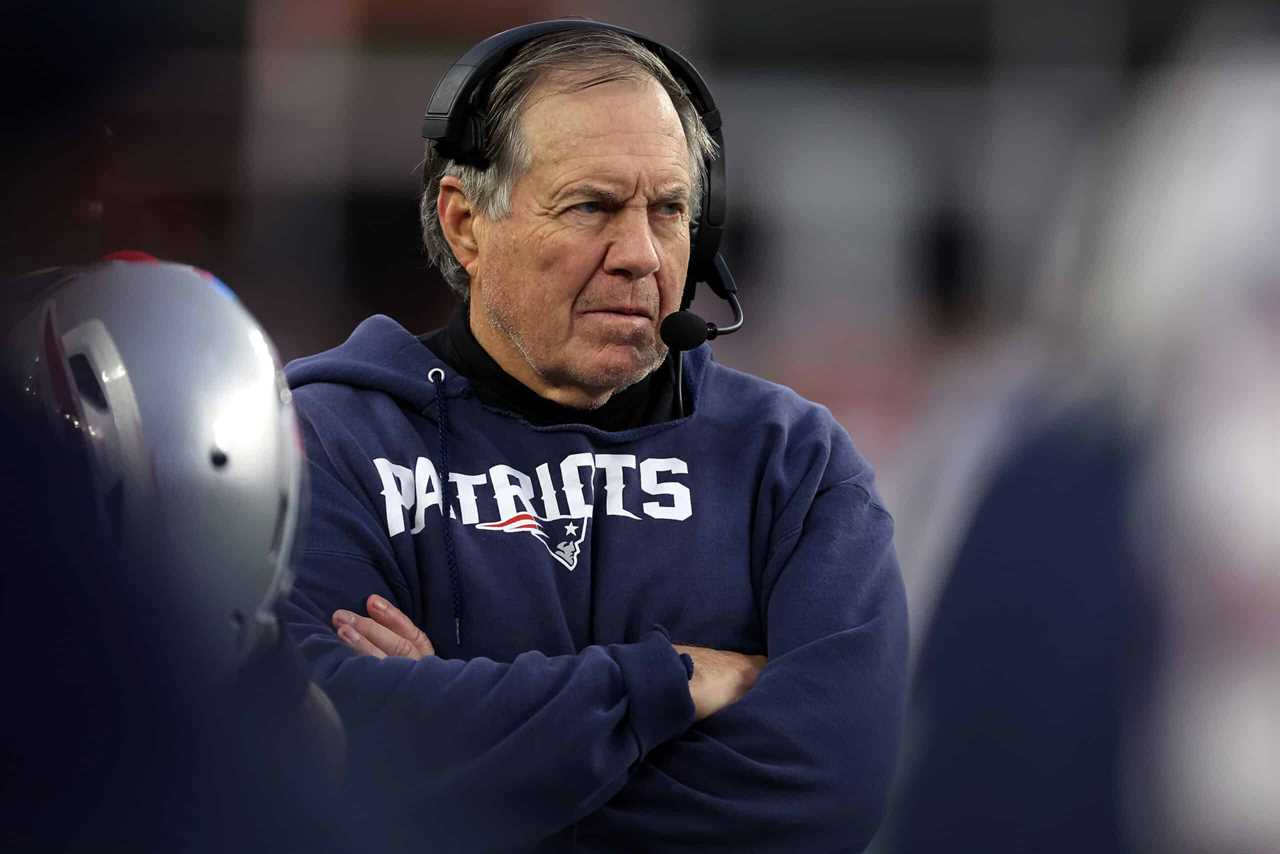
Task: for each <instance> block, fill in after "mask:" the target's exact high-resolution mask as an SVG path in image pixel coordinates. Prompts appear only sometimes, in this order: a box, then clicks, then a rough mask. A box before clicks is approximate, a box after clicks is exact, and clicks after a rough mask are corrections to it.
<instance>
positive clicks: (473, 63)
mask: <svg viewBox="0 0 1280 854" xmlns="http://www.w3.org/2000/svg"><path fill="white" fill-rule="evenodd" d="M571 30H584V31H592V30H595V31H605V32H613V33H618V34H620V35H623V36H627V37H628V38H631V39H634V40H635V41H637V42H639V43H640V44H642V45H644V46H645V47H646V48H648V49H649V50H651V51H653V53H654V54H655V55H656V56H657V57H658V59H660V60H661V61H662V63H663V64H664V65H666V66H667V69H668V70H669V71H670V72H671V74H672V76H673V77H675V78H676V80H678V81H680V83H681V84H683V85H684V87H685V89H686V91H687V92H688V95H689V100H690V102H691V103H692V104H693V107H694V109H695V110H697V111H698V115H699V117H700V118H701V119H702V123H703V125H704V126H705V127H706V129H707V132H708V133H709V134H710V135H711V138H712V139H713V140H715V143H716V147H717V149H718V150H719V152H720V156H719V157H713V158H707V159H706V161H705V168H704V170H703V171H704V173H705V175H706V178H705V180H704V181H703V186H702V204H701V206H700V211H699V214H698V218H697V219H696V220H695V221H694V222H693V223H692V225H691V227H690V251H689V274H688V277H687V279H686V280H685V289H684V298H683V300H682V307H684V308H687V307H688V306H689V304H690V303H692V302H693V295H694V288H695V285H696V283H698V282H706V283H708V284H709V285H710V286H711V289H712V290H713V291H715V292H716V294H717V295H719V296H721V297H726V294H727V293H728V292H729V291H730V290H733V289H734V288H733V284H732V278H731V277H730V278H729V279H728V282H727V283H726V281H725V278H724V277H723V276H722V275H721V272H720V270H719V267H720V266H723V263H724V262H723V260H722V259H721V260H720V264H719V265H717V264H716V261H717V258H718V255H717V252H718V251H719V248H720V238H721V236H722V235H723V233H724V221H725V213H726V202H725V180H724V134H723V132H722V130H721V127H720V111H719V110H717V109H716V105H715V102H714V101H713V100H712V98H711V92H710V91H709V90H708V89H707V84H706V83H705V82H703V79H702V76H701V75H700V74H698V71H697V69H695V68H694V67H693V65H692V64H691V63H690V62H689V61H688V60H687V59H685V58H684V57H683V56H681V55H680V54H679V53H677V52H676V51H674V50H672V49H671V48H669V47H667V46H666V45H663V44H660V43H658V42H656V41H653V40H652V39H650V38H646V37H645V36H642V35H640V34H639V33H637V32H634V31H632V30H628V29H626V28H624V27H616V26H614V25H612V24H604V23H600V22H598V21H588V20H584V19H579V18H561V19H557V20H554V21H540V22H538V23H536V24H526V25H525V26H522V27H515V28H514V29H510V30H506V31H504V32H501V33H498V34H497V35H494V36H490V37H489V38H487V39H485V40H484V41H482V42H480V43H479V44H477V45H476V46H474V47H473V48H471V49H470V50H468V51H467V52H466V53H465V54H463V56H462V58H461V59H459V60H458V61H457V62H455V63H454V64H453V67H451V68H450V69H449V70H448V72H446V73H445V75H444V77H442V78H441V79H440V82H439V83H438V84H436V88H435V91H434V92H433V93H432V95H431V100H430V102H429V103H428V105H427V111H426V114H425V115H424V116H423V118H422V136H423V138H425V139H429V140H432V141H433V142H434V143H435V148H436V151H437V153H439V154H440V155H441V156H443V157H447V158H449V159H450V160H453V161H455V162H458V163H465V164H468V165H471V166H474V167H476V168H479V169H484V168H487V167H488V165H489V164H488V160H487V158H486V155H485V146H486V144H487V143H486V140H485V135H484V122H483V120H482V118H481V108H482V106H483V99H484V98H485V97H487V95H488V92H487V91H486V87H487V86H488V85H489V84H490V83H491V81H492V78H493V77H495V76H496V74H497V72H498V70H499V69H501V68H502V67H503V66H504V65H506V63H507V62H508V61H509V60H510V59H511V58H512V56H514V55H515V53H516V51H518V50H519V49H520V48H521V47H523V46H524V45H526V44H528V43H529V42H531V41H533V40H534V39H536V38H539V37H541V36H545V35H550V34H552V33H559V32H567V31H571ZM423 180H424V181H427V180H430V176H429V175H424V176H423ZM726 298H727V297H726Z"/></svg>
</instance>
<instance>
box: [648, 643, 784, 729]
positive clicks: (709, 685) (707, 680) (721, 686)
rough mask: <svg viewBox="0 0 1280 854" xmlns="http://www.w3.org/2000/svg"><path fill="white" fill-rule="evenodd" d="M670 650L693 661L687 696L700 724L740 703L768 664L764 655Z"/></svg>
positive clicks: (701, 648) (684, 648) (685, 648)
mask: <svg viewBox="0 0 1280 854" xmlns="http://www.w3.org/2000/svg"><path fill="white" fill-rule="evenodd" d="M672 646H674V647H675V649H676V652H684V653H688V654H689V657H690V658H692V659H693V678H692V679H690V680H689V695H690V696H691V697H693V710H694V719H695V720H699V721H700V720H702V719H703V718H706V717H709V716H711V715H714V714H715V713H716V712H718V711H720V710H721V709H723V708H724V707H725V706H728V705H730V704H732V703H736V702H737V701H738V700H741V699H742V695H743V694H746V693H747V691H748V690H749V689H750V688H751V686H752V685H754V684H756V677H757V676H759V675H760V671H761V670H763V669H764V666H765V665H766V664H768V663H769V659H768V658H766V657H765V656H763V655H743V654H742V653H740V652H728V651H727V650H723V649H708V648H707V647H704V646H684V645H683V644H672Z"/></svg>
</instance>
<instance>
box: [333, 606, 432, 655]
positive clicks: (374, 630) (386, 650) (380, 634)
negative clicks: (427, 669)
mask: <svg viewBox="0 0 1280 854" xmlns="http://www.w3.org/2000/svg"><path fill="white" fill-rule="evenodd" d="M333 622H334V625H335V626H349V627H350V628H352V629H354V630H355V631H356V632H357V633H358V634H359V635H361V636H362V637H363V638H364V639H365V640H367V641H369V643H371V644H373V645H374V646H376V647H377V648H378V649H379V650H381V651H382V654H383V655H392V656H396V657H400V658H412V659H414V660H415V661H416V660H417V659H419V658H422V657H423V656H422V654H421V653H419V652H418V650H417V648H416V647H415V646H414V645H413V644H412V643H410V642H409V639H408V638H403V637H401V636H400V635H398V634H396V633H395V632H393V631H391V629H389V628H387V627H386V626H383V625H379V624H378V623H376V622H374V621H373V620H371V619H369V618H368V617H361V616H360V615H359V614H354V613H352V612H351V611H347V610H338V611H334V613H333Z"/></svg>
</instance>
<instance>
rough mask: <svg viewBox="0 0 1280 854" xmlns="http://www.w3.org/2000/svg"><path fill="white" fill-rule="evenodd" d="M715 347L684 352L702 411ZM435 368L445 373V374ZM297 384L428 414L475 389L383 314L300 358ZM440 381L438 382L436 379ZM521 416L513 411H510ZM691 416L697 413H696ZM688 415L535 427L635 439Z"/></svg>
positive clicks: (690, 404) (293, 373)
mask: <svg viewBox="0 0 1280 854" xmlns="http://www.w3.org/2000/svg"><path fill="white" fill-rule="evenodd" d="M711 361H712V359H711V347H710V345H708V344H703V345H701V346H700V347H698V348H696V349H694V350H690V351H689V352H687V353H685V354H684V383H685V401H686V408H688V409H689V410H690V411H691V412H692V413H695V414H696V412H697V402H698V389H699V387H700V385H701V381H702V378H703V376H704V374H705V372H706V368H707V365H708V363H709V362H711ZM433 371H441V372H443V378H441V377H440V376H439V374H433ZM285 376H286V377H287V379H288V381H289V387H290V388H291V389H295V390H296V389H298V388H301V387H302V386H305V385H309V384H311V383H337V384H340V385H345V386H350V387H352V388H359V389H367V390H370V391H379V392H382V393H384V394H387V395H390V396H392V397H394V398H396V399H397V400H398V401H400V402H401V403H402V404H404V405H406V406H408V407H410V408H412V409H413V410H415V411H417V412H421V413H423V414H424V415H428V416H430V415H432V414H433V413H434V411H435V409H436V406H435V402H436V396H437V394H439V393H440V392H443V394H444V395H446V396H447V397H463V396H470V395H472V394H473V391H472V388H471V383H470V381H469V380H467V379H466V378H465V377H463V376H461V375H459V374H458V373H457V372H456V371H454V370H453V369H452V368H451V367H450V366H449V365H448V364H446V363H445V362H444V361H442V360H441V359H440V358H439V357H438V356H436V354H435V353H433V352H431V350H430V348H428V347H427V346H425V345H424V344H423V343H422V342H421V341H420V340H419V339H418V338H417V337H416V336H414V335H413V334H412V333H411V332H409V331H408V330H406V329H405V328H404V327H403V326H401V325H400V324H399V323H398V322H396V321H395V320H393V319H391V318H390V317H387V316H386V315H383V314H375V315H374V316H372V317H370V318H368V319H366V320H364V321H363V322H361V324H360V325H359V326H357V327H356V328H355V330H354V331H353V332H352V333H351V335H350V337H348V338H347V340H346V341H344V342H343V343H342V344H340V345H338V346H337V347H334V348H332V349H330V350H325V351H324V352H321V353H317V354H315V355H313V356H306V357H304V358H301V359H296V360H294V361H292V362H290V363H289V364H288V366H286V368H285ZM433 378H434V379H435V380H440V381H439V382H436V381H434V380H433ZM506 414H508V415H511V417H515V418H518V417H519V416H516V415H514V414H512V413H506ZM689 417H693V416H692V415H690V416H689ZM684 420H686V419H677V420H674V421H666V422H662V423H659V424H650V425H645V426H643V427H637V428H634V429H631V430H623V431H618V432H616V433H606V432H604V431H601V430H597V429H596V428H594V427H590V426H587V425H554V426H547V427H538V426H534V425H530V426H529V429H533V430H539V431H557V430H564V429H572V430H580V431H583V430H585V431H590V432H591V433H592V434H593V435H598V436H610V437H614V438H616V439H618V440H620V441H630V440H633V439H636V438H639V437H641V436H644V435H647V434H649V433H652V432H655V431H660V430H665V429H668V428H669V427H671V426H673V425H675V424H678V423H681V422H682V421H684Z"/></svg>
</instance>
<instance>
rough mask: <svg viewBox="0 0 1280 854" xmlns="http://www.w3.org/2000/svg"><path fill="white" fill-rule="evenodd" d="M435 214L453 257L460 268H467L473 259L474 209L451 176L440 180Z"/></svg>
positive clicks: (459, 182)
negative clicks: (438, 218)
mask: <svg viewBox="0 0 1280 854" xmlns="http://www.w3.org/2000/svg"><path fill="white" fill-rule="evenodd" d="M436 214H437V215H438V216H439V217H440V230H441V231H443V232H444V239H445V240H447V241H449V248H450V249H452V250H453V257H455V258H457V259H458V263H459V264H461V265H462V267H463V269H465V270H470V268H471V264H472V263H473V262H474V261H475V260H476V255H477V254H478V248H477V244H476V234H475V225H476V212H475V209H474V208H473V207H472V206H471V200H470V199H468V198H467V196H466V193H464V192H463V190H462V181H460V180H459V179H458V178H456V177H454V176H453V175H445V176H444V177H442V178H441V179H440V198H438V199H437V200H436Z"/></svg>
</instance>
